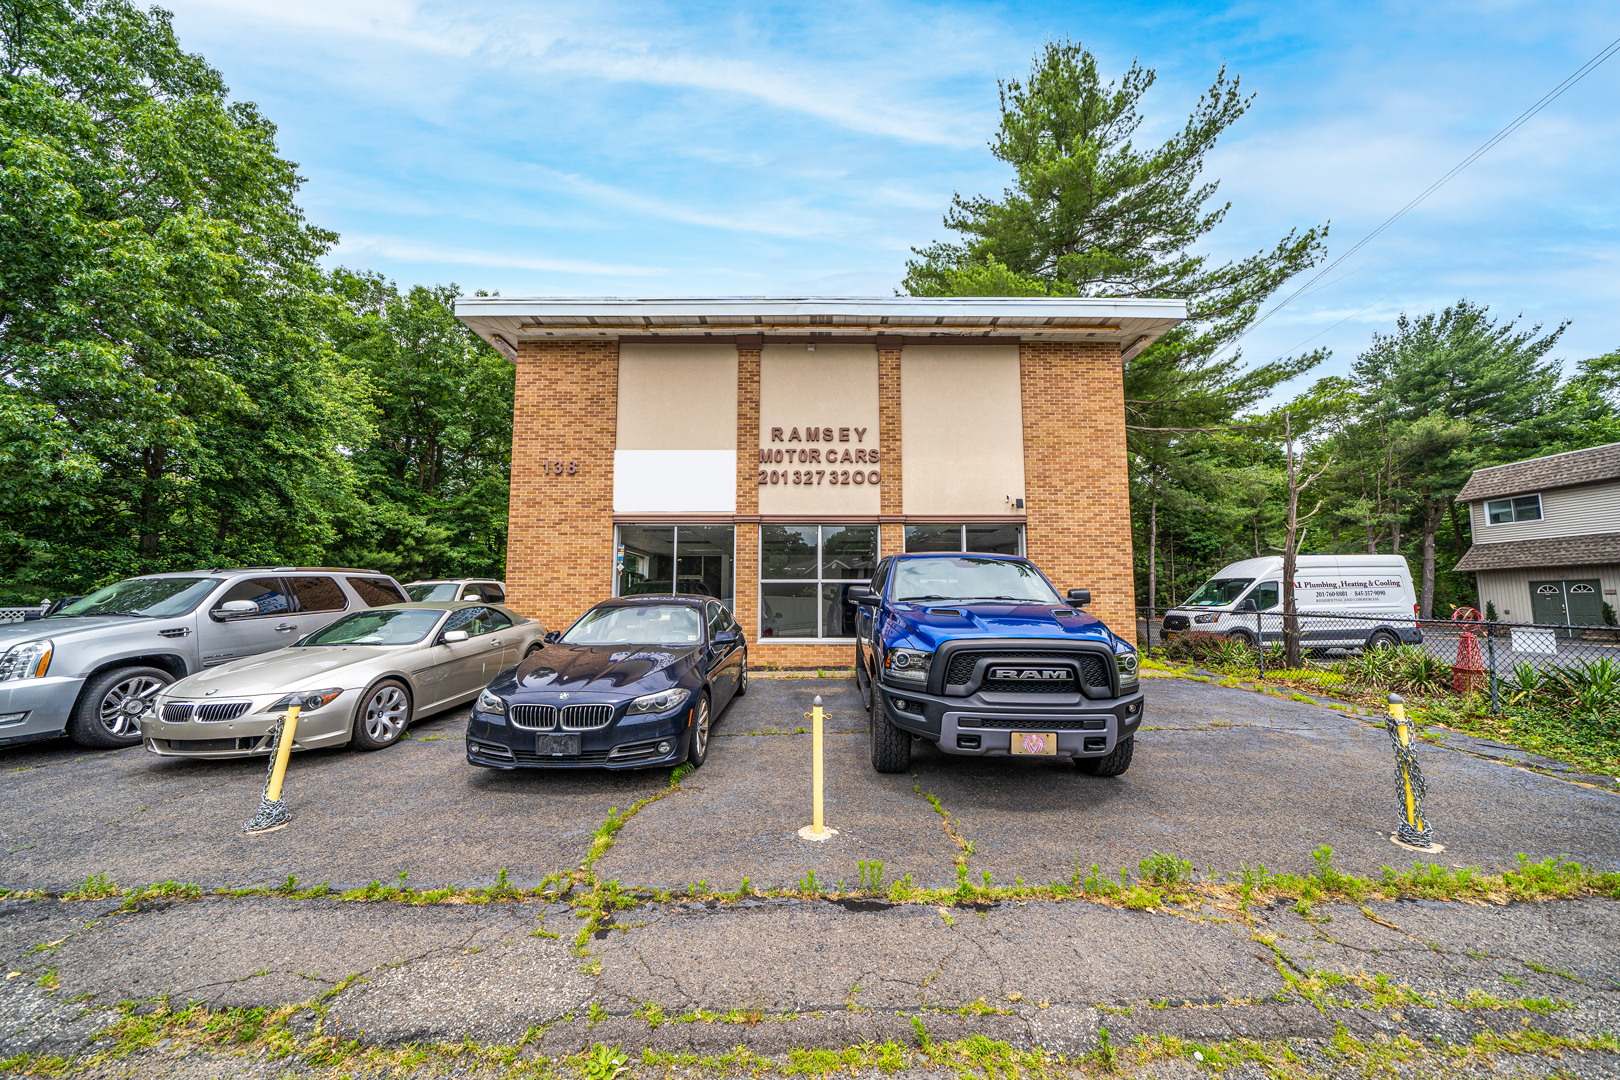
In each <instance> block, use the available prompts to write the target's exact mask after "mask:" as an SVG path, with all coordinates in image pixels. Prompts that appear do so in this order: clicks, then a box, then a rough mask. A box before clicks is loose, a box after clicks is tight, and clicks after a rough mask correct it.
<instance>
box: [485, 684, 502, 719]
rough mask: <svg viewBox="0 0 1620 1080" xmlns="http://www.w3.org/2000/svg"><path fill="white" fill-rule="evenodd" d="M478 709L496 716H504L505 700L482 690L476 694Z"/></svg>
mask: <svg viewBox="0 0 1620 1080" xmlns="http://www.w3.org/2000/svg"><path fill="white" fill-rule="evenodd" d="M478 711H479V712H483V713H494V714H495V715H496V716H505V715H506V702H504V701H502V700H501V699H500V698H498V697H496V696H495V695H494V694H492V693H490V692H489V691H488V690H484V691H482V692H480V693H479V695H478Z"/></svg>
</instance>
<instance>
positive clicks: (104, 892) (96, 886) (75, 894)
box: [62, 874, 124, 900]
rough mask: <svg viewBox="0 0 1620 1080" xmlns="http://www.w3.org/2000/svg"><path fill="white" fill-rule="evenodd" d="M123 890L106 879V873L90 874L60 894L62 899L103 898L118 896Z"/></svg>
mask: <svg viewBox="0 0 1620 1080" xmlns="http://www.w3.org/2000/svg"><path fill="white" fill-rule="evenodd" d="M123 891H124V890H122V889H120V888H119V887H118V886H117V885H116V884H114V883H113V882H111V881H108V880H107V875H106V874H91V875H89V876H88V877H86V878H85V879H84V880H83V881H81V882H79V884H78V885H77V886H76V887H75V888H73V889H71V890H69V891H68V892H65V893H63V894H62V899H63V900H105V899H106V898H107V897H109V896H118V895H120V894H121V893H122V892H123Z"/></svg>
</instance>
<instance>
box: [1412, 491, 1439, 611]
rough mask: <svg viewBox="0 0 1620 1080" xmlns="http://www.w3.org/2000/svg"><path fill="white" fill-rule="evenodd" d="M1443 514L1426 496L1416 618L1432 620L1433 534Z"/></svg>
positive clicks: (1437, 528) (1437, 505)
mask: <svg viewBox="0 0 1620 1080" xmlns="http://www.w3.org/2000/svg"><path fill="white" fill-rule="evenodd" d="M1443 513H1444V511H1443V510H1441V508H1440V505H1439V504H1437V503H1436V502H1435V501H1434V500H1433V499H1432V498H1429V497H1427V496H1425V497H1424V500H1423V593H1422V597H1421V599H1419V601H1418V618H1420V619H1432V618H1434V534H1435V532H1436V531H1438V530H1439V528H1440V520H1441V516H1442V514H1443Z"/></svg>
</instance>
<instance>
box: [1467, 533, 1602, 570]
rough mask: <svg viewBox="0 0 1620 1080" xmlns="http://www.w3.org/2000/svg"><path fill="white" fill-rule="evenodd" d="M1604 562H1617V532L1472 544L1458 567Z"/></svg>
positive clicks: (1506, 567)
mask: <svg viewBox="0 0 1620 1080" xmlns="http://www.w3.org/2000/svg"><path fill="white" fill-rule="evenodd" d="M1605 563H1620V533H1593V534H1592V535H1590V536H1557V537H1548V538H1546V539H1544V540H1504V541H1502V542H1501V543H1496V544H1475V545H1474V546H1473V547H1471V548H1469V549H1468V554H1466V555H1464V556H1463V557H1462V561H1461V562H1459V563H1458V564H1457V569H1458V570H1522V569H1525V568H1535V567H1541V566H1545V567H1554V566H1596V565H1601V564H1605Z"/></svg>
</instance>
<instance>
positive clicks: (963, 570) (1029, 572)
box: [891, 555, 1063, 604]
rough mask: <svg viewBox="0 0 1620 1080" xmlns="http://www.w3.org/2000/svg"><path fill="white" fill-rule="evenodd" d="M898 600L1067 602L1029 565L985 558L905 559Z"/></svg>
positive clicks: (899, 567)
mask: <svg viewBox="0 0 1620 1080" xmlns="http://www.w3.org/2000/svg"><path fill="white" fill-rule="evenodd" d="M891 595H892V596H893V597H894V598H895V599H896V600H1016V601H1022V602H1025V603H1035V604H1061V603H1063V600H1062V599H1061V598H1060V597H1059V596H1058V594H1057V592H1056V591H1055V590H1054V589H1053V588H1052V586H1051V585H1048V584H1047V582H1046V579H1045V578H1043V577H1041V573H1040V571H1039V570H1036V569H1035V567H1034V566H1032V565H1031V564H1029V563H1027V562H1018V561H1015V560H1011V559H983V558H975V557H974V556H971V555H966V556H962V557H961V558H956V559H901V560H900V561H899V562H897V563H895V566H894V585H893V592H892V593H891Z"/></svg>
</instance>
